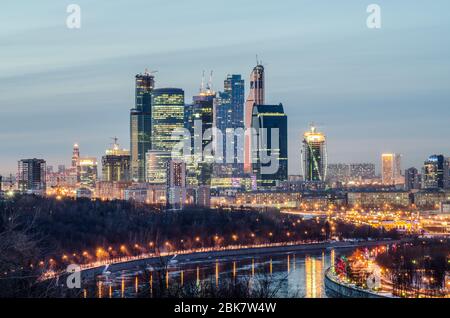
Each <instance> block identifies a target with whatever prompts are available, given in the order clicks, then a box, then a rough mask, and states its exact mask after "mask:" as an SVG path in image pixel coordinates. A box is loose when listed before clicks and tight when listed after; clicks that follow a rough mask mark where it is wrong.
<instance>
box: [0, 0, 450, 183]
mask: <svg viewBox="0 0 450 318" xmlns="http://www.w3.org/2000/svg"><path fill="white" fill-rule="evenodd" d="M71 3H77V4H79V5H80V6H81V29H68V28H67V27H66V18H67V16H68V13H66V7H67V5H69V4H71ZM371 3H377V4H379V5H380V7H381V10H382V11H381V17H382V27H381V29H369V28H367V25H366V19H367V17H368V13H367V12H366V8H367V6H368V5H369V4H371ZM449 12H450V2H449V1H448V0H434V1H406V0H397V1H392V0H386V1H380V0H378V1H377V0H370V1H362V0H349V1H331V0H330V1H323V0H315V1H312V0H310V1H299V0H292V1H291V0H282V1H261V0H245V1H242V0H227V1H214V0H209V1H203V0H190V1H185V0H170V1H167V0H159V1H157V0H150V1H148V0H147V1H144V0H142V1H130V0H127V1H125V0H118V1H98V0H97V1H87V0H86V1H81V0H71V1H61V0H40V1H29V2H25V1H23V2H20V1H12V0H11V1H2V5H1V10H0V145H1V148H0V149H1V150H0V174H7V173H10V172H13V173H15V172H16V170H17V160H19V159H22V158H33V157H37V158H43V159H46V160H47V164H49V165H57V164H60V163H62V164H66V165H69V163H70V157H71V150H72V149H71V148H72V145H73V143H74V142H78V143H79V144H80V150H81V154H82V156H85V155H89V156H97V157H98V159H100V157H101V156H102V155H103V154H104V151H105V149H106V148H107V147H109V145H110V143H111V139H110V137H114V136H117V137H118V138H119V143H120V144H121V145H122V146H123V147H125V148H129V110H130V109H131V108H132V107H133V106H134V75H135V74H137V73H139V72H143V71H144V69H145V68H148V69H150V70H158V71H159V72H158V73H157V74H156V85H157V87H179V88H183V89H184V90H185V94H186V102H187V103H188V102H190V101H191V100H192V95H193V94H195V93H197V92H198V89H199V86H200V81H201V74H202V71H203V70H206V71H207V72H209V70H213V71H214V80H213V82H214V89H215V90H222V89H223V80H224V79H225V77H226V75H227V74H242V75H243V77H244V78H245V80H246V88H248V77H249V74H250V72H251V70H252V68H253V66H254V65H255V63H256V61H255V60H256V58H255V56H256V54H258V56H259V58H260V59H261V60H262V61H263V64H264V65H265V67H266V78H267V81H266V100H267V103H280V102H281V103H283V104H284V107H285V112H286V113H287V114H288V121H289V123H288V125H289V169H290V171H289V173H290V174H298V173H300V143H301V139H300V135H301V133H302V132H303V131H304V130H305V129H307V128H308V124H309V123H310V122H315V123H316V124H317V125H318V126H319V129H320V130H322V131H323V132H324V133H325V134H326V135H327V137H328V156H329V162H331V163H337V162H374V163H376V164H377V166H378V165H379V161H380V154H381V153H382V152H396V153H401V154H402V155H403V168H408V167H410V166H416V167H419V166H420V165H421V164H422V163H423V161H424V160H425V159H426V157H427V156H428V155H431V154H434V153H443V154H445V155H448V156H450V143H449V137H450V124H449V122H450V41H449V38H450V20H449V18H448V17H449ZM247 92H248V90H247ZM247 92H246V94H247Z"/></svg>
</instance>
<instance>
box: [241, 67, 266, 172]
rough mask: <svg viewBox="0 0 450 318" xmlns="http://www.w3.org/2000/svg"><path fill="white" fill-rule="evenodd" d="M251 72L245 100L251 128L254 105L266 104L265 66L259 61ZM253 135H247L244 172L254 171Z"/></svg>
mask: <svg viewBox="0 0 450 318" xmlns="http://www.w3.org/2000/svg"><path fill="white" fill-rule="evenodd" d="M257 64H258V65H256V66H255V67H254V68H253V71H252V73H251V74H250V91H249V94H248V97H247V100H246V102H245V116H244V121H245V128H246V130H249V129H251V127H252V121H253V106H254V105H264V104H265V72H264V66H263V65H261V63H259V62H258V63H257ZM251 142H252V140H251V137H250V136H248V135H247V136H246V137H245V149H244V172H245V173H252V170H253V166H252V145H251Z"/></svg>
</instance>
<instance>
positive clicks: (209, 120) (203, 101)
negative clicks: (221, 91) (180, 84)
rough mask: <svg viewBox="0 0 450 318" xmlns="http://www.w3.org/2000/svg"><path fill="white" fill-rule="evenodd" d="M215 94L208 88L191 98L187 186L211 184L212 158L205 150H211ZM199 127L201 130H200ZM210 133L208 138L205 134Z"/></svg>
mask: <svg viewBox="0 0 450 318" xmlns="http://www.w3.org/2000/svg"><path fill="white" fill-rule="evenodd" d="M215 98H216V93H215V92H214V91H213V90H212V89H211V88H210V86H208V88H207V89H206V90H202V91H201V92H200V94H199V95H197V96H194V97H193V104H192V110H191V111H192V112H191V116H192V117H191V119H190V121H189V122H190V124H191V125H190V126H189V131H190V133H191V136H192V141H191V149H192V153H191V156H190V158H189V159H188V160H187V164H188V171H189V176H188V178H189V180H190V181H189V184H191V185H193V186H197V185H206V186H209V185H210V184H211V177H212V169H213V161H214V157H213V156H212V154H211V153H206V152H205V149H206V148H207V147H209V148H210V149H212V148H213V133H212V128H213V127H214V103H215ZM200 127H201V129H200ZM206 131H210V132H211V133H210V134H209V136H207V135H206V134H205V132H206Z"/></svg>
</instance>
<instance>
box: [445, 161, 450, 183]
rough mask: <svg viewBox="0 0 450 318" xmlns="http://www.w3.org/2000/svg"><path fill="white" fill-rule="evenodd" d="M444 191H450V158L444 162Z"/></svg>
mask: <svg viewBox="0 0 450 318" xmlns="http://www.w3.org/2000/svg"><path fill="white" fill-rule="evenodd" d="M444 189H450V157H447V158H445V160H444Z"/></svg>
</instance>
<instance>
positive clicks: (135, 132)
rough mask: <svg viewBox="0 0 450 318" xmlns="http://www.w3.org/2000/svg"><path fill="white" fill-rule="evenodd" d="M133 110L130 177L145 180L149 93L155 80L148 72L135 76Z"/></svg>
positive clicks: (134, 179)
mask: <svg viewBox="0 0 450 318" xmlns="http://www.w3.org/2000/svg"><path fill="white" fill-rule="evenodd" d="M135 80H136V94H135V95H136V97H135V98H136V100H135V108H133V109H132V110H131V112H130V151H131V176H132V179H133V181H137V182H144V180H145V154H146V153H147V151H149V150H150V149H151V129H152V128H151V126H152V113H151V112H152V107H151V100H152V99H151V93H152V91H153V89H154V87H155V78H154V76H153V75H151V74H150V73H148V72H145V73H144V74H138V75H136V78H135Z"/></svg>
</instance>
